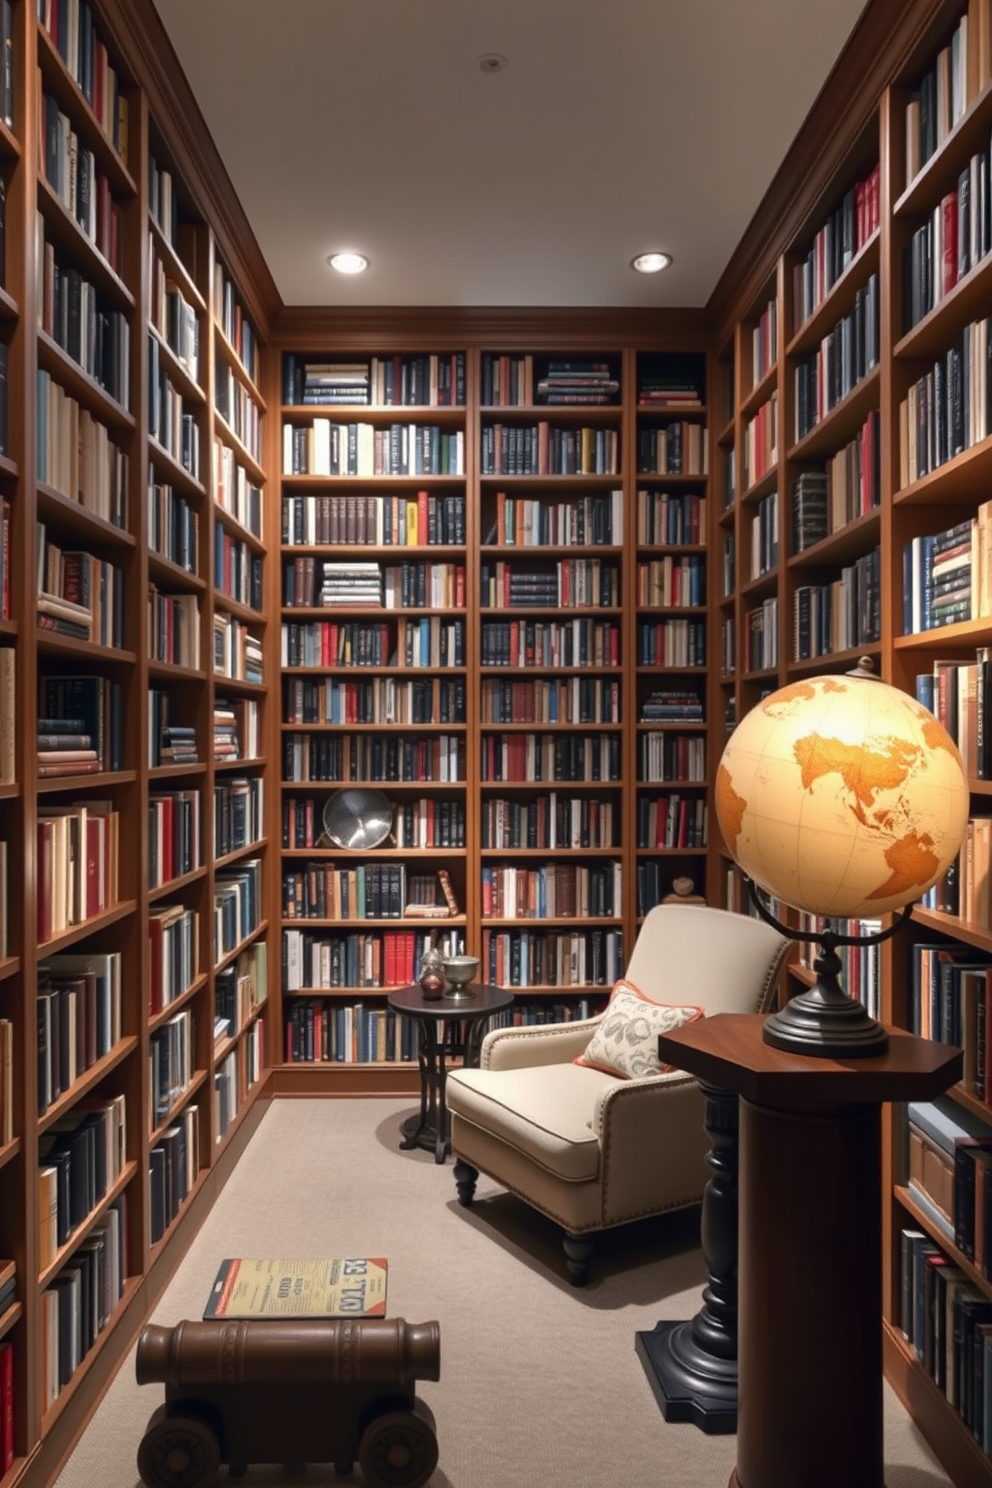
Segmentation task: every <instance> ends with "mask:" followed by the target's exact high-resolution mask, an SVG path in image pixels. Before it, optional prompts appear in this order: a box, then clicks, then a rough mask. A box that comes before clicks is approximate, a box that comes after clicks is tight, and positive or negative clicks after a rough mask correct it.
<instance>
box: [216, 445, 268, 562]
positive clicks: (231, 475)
mask: <svg viewBox="0 0 992 1488" xmlns="http://www.w3.org/2000/svg"><path fill="white" fill-rule="evenodd" d="M213 469H214V501H215V502H216V503H217V505H218V506H219V507H220V508H221V510H222V511H225V512H227V513H228V514H229V515H230V516H231V517H233V519H234V520H235V521H236V522H237V523H238V525H239V526H240V527H243V528H244V529H245V531H246V532H250V533H251V535H252V537H257V538H258V540H259V542H261V541H262V540H263V537H264V531H263V523H262V488H261V486H259V485H258V483H257V482H256V480H255V478H254V477H253V476H252V475H250V474H249V473H248V471H247V470H246V469H245V467H244V465H243V464H242V463H241V461H240V460H239V459H238V456H237V454H236V453H235V451H234V450H233V449H232V448H231V446H230V445H229V444H225V443H224V441H223V439H221V437H220V436H219V435H215V436H214V460H213Z"/></svg>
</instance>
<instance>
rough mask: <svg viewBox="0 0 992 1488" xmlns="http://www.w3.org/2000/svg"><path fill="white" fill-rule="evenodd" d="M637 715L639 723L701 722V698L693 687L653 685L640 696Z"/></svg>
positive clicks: (702, 714) (702, 716)
mask: <svg viewBox="0 0 992 1488" xmlns="http://www.w3.org/2000/svg"><path fill="white" fill-rule="evenodd" d="M637 716H638V719H639V720H640V722H641V723H668V722H675V723H678V722H684V723H702V722H703V721H704V712H703V699H702V697H701V695H700V694H699V692H697V691H696V689H695V688H693V687H679V686H677V685H674V684H673V685H670V686H664V687H655V688H653V689H652V690H651V691H650V692H647V693H645V694H644V696H643V697H642V698H641V701H640V704H639V705H638V710H637Z"/></svg>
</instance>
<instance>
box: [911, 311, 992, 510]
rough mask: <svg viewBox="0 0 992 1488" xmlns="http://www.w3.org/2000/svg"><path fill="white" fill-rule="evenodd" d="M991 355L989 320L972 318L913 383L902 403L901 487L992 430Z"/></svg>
mask: <svg viewBox="0 0 992 1488" xmlns="http://www.w3.org/2000/svg"><path fill="white" fill-rule="evenodd" d="M990 355H992V344H990V339H989V321H988V319H987V318H983V319H982V320H974V321H971V322H970V323H969V324H968V325H966V326H965V328H964V330H963V331H962V332H961V335H960V339H959V340H958V341H957V342H956V343H955V344H954V345H953V346H950V347H948V349H947V351H946V352H944V354H943V355H942V356H939V357H938V358H937V359H936V360H935V361H934V363H933V365H932V367H931V368H930V369H929V370H928V371H927V372H925V373H924V374H923V375H922V376H921V377H919V378H917V380H916V381H915V382H913V383H911V384H910V386H909V388H908V390H907V393H906V396H905V398H903V399H902V401H901V402H900V404H899V484H900V486H908V485H910V484H911V483H912V482H913V481H916V480H920V479H922V477H923V476H925V475H929V474H930V472H931V471H932V470H938V469H939V468H940V467H941V466H942V465H945V464H946V463H947V462H948V461H949V460H953V459H954V458H955V456H957V455H960V454H961V453H962V452H963V451H964V450H966V449H971V448H972V446H973V445H975V444H978V443H980V442H981V441H982V440H983V439H985V438H986V437H987V435H988V434H989V433H990V432H992V378H990V377H989V357H990Z"/></svg>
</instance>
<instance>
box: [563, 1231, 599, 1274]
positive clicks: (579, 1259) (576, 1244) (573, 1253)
mask: <svg viewBox="0 0 992 1488" xmlns="http://www.w3.org/2000/svg"><path fill="white" fill-rule="evenodd" d="M562 1245H563V1246H564V1248H565V1264H566V1265H567V1267H568V1279H569V1281H570V1282H571V1283H572V1285H573V1286H585V1284H586V1281H587V1279H588V1276H589V1263H590V1261H591V1260H592V1258H593V1254H594V1253H595V1250H596V1242H595V1240H594V1239H593V1238H592V1236H591V1235H570V1234H568V1232H567V1231H566V1233H565V1235H564V1237H563V1239H562Z"/></svg>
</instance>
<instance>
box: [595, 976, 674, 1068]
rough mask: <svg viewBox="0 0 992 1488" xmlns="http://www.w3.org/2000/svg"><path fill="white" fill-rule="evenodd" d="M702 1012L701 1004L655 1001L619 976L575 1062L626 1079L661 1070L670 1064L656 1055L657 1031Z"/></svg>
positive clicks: (671, 1028) (670, 1028)
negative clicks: (592, 1031) (677, 1004)
mask: <svg viewBox="0 0 992 1488" xmlns="http://www.w3.org/2000/svg"><path fill="white" fill-rule="evenodd" d="M702 1016H703V1009H702V1008H701V1007H697V1006H693V1005H691V1004H689V1005H683V1006H673V1005H672V1004H670V1003H665V1002H655V1001H653V999H652V998H650V997H645V995H644V993H643V992H642V991H641V990H640V988H639V987H636V986H635V985H634V983H633V982H628V981H626V980H624V979H623V978H621V980H620V981H618V982H617V984H616V986H615V987H614V988H613V995H612V997H611V998H610V1002H609V1006H608V1007H607V1009H606V1011H605V1012H604V1013H603V1016H602V1017H601V1018H600V1020H599V1022H598V1024H597V1025H596V1029H595V1032H594V1033H593V1036H592V1038H591V1039H590V1040H589V1043H588V1044H587V1045H586V1048H585V1052H584V1053H582V1054H580V1055H578V1056H577V1058H576V1060H575V1063H576V1064H584V1065H587V1066H589V1067H590V1068H591V1069H598V1070H603V1071H605V1072H606V1073H607V1074H611V1075H619V1076H620V1077H621V1078H622V1079H625V1080H636V1079H640V1078H642V1077H643V1076H645V1075H659V1074H663V1073H665V1072H666V1071H668V1070H670V1069H671V1068H672V1066H671V1065H668V1064H662V1063H660V1061H659V1059H658V1035H659V1034H660V1033H671V1032H672V1030H673V1029H675V1028H681V1027H682V1026H683V1025H684V1024H686V1023H694V1022H695V1021H696V1019H697V1018H701V1017H702Z"/></svg>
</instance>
